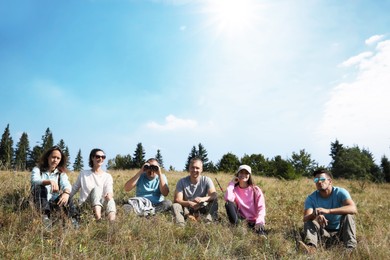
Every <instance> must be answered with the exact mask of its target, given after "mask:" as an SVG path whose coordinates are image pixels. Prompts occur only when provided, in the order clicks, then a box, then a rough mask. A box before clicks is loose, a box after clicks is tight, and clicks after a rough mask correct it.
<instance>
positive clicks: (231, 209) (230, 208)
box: [225, 201, 265, 235]
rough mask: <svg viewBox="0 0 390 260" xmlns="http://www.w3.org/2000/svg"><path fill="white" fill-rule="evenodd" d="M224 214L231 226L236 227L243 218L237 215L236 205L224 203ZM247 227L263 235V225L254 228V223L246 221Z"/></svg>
mask: <svg viewBox="0 0 390 260" xmlns="http://www.w3.org/2000/svg"><path fill="white" fill-rule="evenodd" d="M225 209H226V214H227V216H228V219H229V221H230V223H231V224H233V225H238V224H239V223H240V222H241V221H242V220H244V218H243V217H242V216H241V215H240V214H239V213H238V208H237V205H236V203H234V202H232V201H227V202H226V203H225ZM247 224H248V227H249V228H251V229H253V230H254V231H255V232H256V233H259V234H261V235H264V234H265V228H264V226H263V225H261V226H259V227H256V223H254V222H249V221H247Z"/></svg>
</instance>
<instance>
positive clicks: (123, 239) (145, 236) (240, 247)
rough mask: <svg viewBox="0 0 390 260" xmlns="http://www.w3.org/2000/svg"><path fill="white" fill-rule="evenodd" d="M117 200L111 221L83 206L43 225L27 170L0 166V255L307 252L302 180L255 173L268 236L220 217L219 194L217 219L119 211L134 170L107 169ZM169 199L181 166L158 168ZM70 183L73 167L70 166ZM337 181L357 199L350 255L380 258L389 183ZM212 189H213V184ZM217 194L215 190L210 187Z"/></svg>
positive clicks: (327, 253)
mask: <svg viewBox="0 0 390 260" xmlns="http://www.w3.org/2000/svg"><path fill="white" fill-rule="evenodd" d="M111 174H112V175H113V178H114V184H115V187H114V189H115V199H116V202H117V206H118V216H117V221H116V223H114V224H113V225H110V224H108V223H107V222H106V221H102V222H98V223H97V222H95V221H93V216H92V214H91V213H90V212H87V213H86V214H84V215H83V222H82V225H81V228H80V229H79V230H74V229H73V228H72V226H71V225H70V223H66V226H65V228H63V225H61V224H60V223H58V224H56V225H55V226H54V227H53V228H52V230H50V231H45V230H44V228H43V227H42V223H41V218H40V216H39V214H37V212H36V211H35V210H34V209H33V208H32V207H31V206H29V204H28V203H26V201H27V198H28V196H29V190H30V173H28V172H21V173H10V172H0V203H1V204H0V207H1V211H0V259H49V258H50V259H65V258H70V259H73V258H78V259H80V258H81V259H281V258H283V259H307V256H306V255H303V254H301V253H299V252H297V248H296V241H297V239H298V238H299V232H300V231H301V229H302V226H303V223H302V211H303V202H304V200H305V198H306V196H307V195H308V194H309V193H311V192H312V191H313V190H314V188H315V187H314V184H313V183H312V181H311V180H309V179H301V180H296V181H283V180H278V179H273V178H264V177H259V176H255V181H256V183H257V184H258V185H259V186H260V187H261V188H262V190H263V192H264V194H265V197H266V205H267V217H266V221H267V225H266V227H267V230H268V231H269V234H268V239H267V240H263V239H262V238H260V237H258V236H257V235H256V234H254V233H252V232H251V231H250V230H247V228H246V227H244V226H238V227H231V226H230V225H229V224H228V221H227V218H226V213H225V209H224V207H223V200H222V199H220V203H219V209H220V210H219V212H220V216H221V222H220V223H215V224H212V225H205V224H203V223H188V224H187V226H186V227H185V228H180V227H177V226H175V225H174V224H173V221H172V217H171V215H170V214H162V215H157V216H154V217H151V218H149V219H146V218H140V217H137V216H134V215H125V214H124V212H123V210H122V207H121V206H122V204H123V201H124V200H125V199H126V198H128V197H131V196H133V195H134V192H131V193H125V192H124V191H123V185H124V183H125V182H126V181H127V180H128V179H129V178H130V177H131V176H132V175H133V174H135V171H113V172H111ZM166 175H167V177H168V181H169V187H170V190H171V192H170V194H169V196H168V198H169V199H172V196H173V191H174V189H175V185H176V182H177V181H178V180H179V179H180V178H182V177H184V176H186V173H182V172H168V173H166ZM206 175H207V176H209V177H211V178H212V179H213V181H214V183H215V184H216V182H215V178H218V180H219V182H220V183H221V185H222V187H223V188H224V189H225V187H226V186H227V184H228V182H229V180H230V179H231V178H232V175H231V174H221V173H219V174H208V173H206ZM69 176H70V180H71V182H72V183H73V182H74V181H75V179H76V177H77V173H70V174H69ZM335 185H336V186H341V187H345V188H346V189H348V190H349V191H350V193H351V195H352V198H353V199H354V201H355V202H356V203H357V206H358V210H359V213H358V215H357V216H356V223H357V236H358V248H357V250H356V251H355V252H353V254H352V255H351V258H352V259H386V258H388V250H389V249H388V248H389V245H390V243H389V241H390V238H389V236H390V235H389V234H390V202H389V200H388V198H389V195H390V189H389V188H390V185H389V184H373V183H368V184H365V185H363V184H362V183H359V182H356V181H348V180H335ZM217 189H218V188H217ZM218 193H219V195H220V196H219V197H220V198H222V197H223V193H222V192H221V191H220V190H219V189H218ZM343 256H344V250H343V249H342V248H339V247H335V248H332V249H330V250H319V252H318V253H317V255H316V256H315V257H314V258H325V259H332V258H333V259H339V258H341V257H343Z"/></svg>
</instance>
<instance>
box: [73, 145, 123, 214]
mask: <svg viewBox="0 0 390 260" xmlns="http://www.w3.org/2000/svg"><path fill="white" fill-rule="evenodd" d="M104 159H106V155H105V154H104V151H103V150H101V149H97V148H95V149H93V150H92V151H91V153H90V154H89V166H90V167H91V169H90V170H84V171H81V172H80V174H79V176H78V178H77V181H76V182H75V183H74V184H73V187H72V192H71V197H73V196H74V195H75V194H76V193H77V192H78V191H79V190H80V198H79V204H83V203H84V202H86V201H88V202H89V203H91V205H92V208H93V212H94V214H95V218H96V220H100V219H101V217H102V208H103V206H105V207H106V214H107V218H108V220H110V221H114V220H115V216H116V205H115V201H114V191H113V180H112V176H111V174H109V173H107V172H105V171H104V170H103V169H102V168H101V167H102V165H103V162H104Z"/></svg>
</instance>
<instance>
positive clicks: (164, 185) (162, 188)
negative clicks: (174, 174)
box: [157, 167, 169, 196]
mask: <svg viewBox="0 0 390 260" xmlns="http://www.w3.org/2000/svg"><path fill="white" fill-rule="evenodd" d="M157 174H158V177H159V178H160V184H159V188H160V192H161V194H162V195H164V196H168V193H169V187H168V184H167V183H166V182H165V178H164V177H163V174H162V173H161V169H160V167H158V173H157Z"/></svg>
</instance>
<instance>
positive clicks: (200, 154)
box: [198, 143, 211, 172]
mask: <svg viewBox="0 0 390 260" xmlns="http://www.w3.org/2000/svg"><path fill="white" fill-rule="evenodd" d="M198 157H199V158H200V159H201V160H202V162H203V171H206V172H210V170H211V169H210V165H209V158H207V150H206V149H205V148H204V146H203V145H202V144H201V143H199V145H198Z"/></svg>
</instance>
